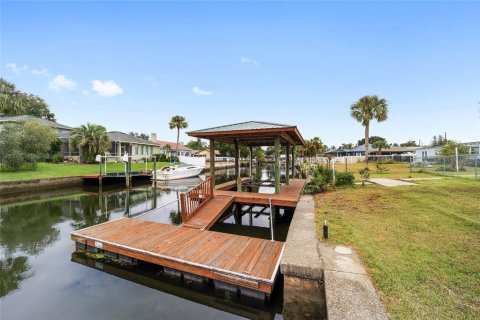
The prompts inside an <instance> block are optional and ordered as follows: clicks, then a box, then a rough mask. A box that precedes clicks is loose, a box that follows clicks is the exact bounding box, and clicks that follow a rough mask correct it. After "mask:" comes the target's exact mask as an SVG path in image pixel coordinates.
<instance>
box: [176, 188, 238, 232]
mask: <svg viewBox="0 0 480 320" xmlns="http://www.w3.org/2000/svg"><path fill="white" fill-rule="evenodd" d="M234 200H235V198H234V197H232V196H221V195H219V196H214V197H213V198H212V200H210V201H209V202H207V203H206V204H205V205H204V206H203V207H202V208H200V209H199V210H198V211H197V212H196V213H195V214H194V215H193V216H192V217H191V218H190V219H188V220H187V221H186V222H184V223H183V226H184V227H189V228H196V229H209V228H210V227H211V226H212V225H213V224H214V223H215V222H216V221H217V220H218V218H220V217H221V216H222V214H223V213H224V212H225V211H226V210H227V209H228V208H229V207H230V205H231V204H232V203H233V202H234Z"/></svg>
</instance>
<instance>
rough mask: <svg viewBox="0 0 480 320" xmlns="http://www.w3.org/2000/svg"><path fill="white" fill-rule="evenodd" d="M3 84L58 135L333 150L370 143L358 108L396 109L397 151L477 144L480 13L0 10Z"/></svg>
mask: <svg viewBox="0 0 480 320" xmlns="http://www.w3.org/2000/svg"><path fill="white" fill-rule="evenodd" d="M0 10H1V13H0V18H1V21H0V27H1V31H0V36H1V38H0V53H1V55H0V72H1V74H0V75H1V77H3V78H4V79H6V80H8V81H10V82H13V83H14V84H16V85H17V88H18V89H20V90H22V91H25V92H29V93H33V94H36V95H39V96H40V97H42V98H43V99H45V100H46V101H47V103H48V104H49V106H50V109H51V111H53V112H54V113H55V115H56V118H57V121H58V122H59V123H62V124H65V125H69V126H73V127H74V126H78V125H81V124H84V123H86V122H90V123H96V124H102V125H104V126H105V127H106V128H107V130H109V131H114V130H118V131H123V132H127V133H128V132H130V131H134V132H145V133H147V134H150V133H152V132H155V133H157V137H158V139H161V140H169V141H175V139H176V132H175V130H170V129H169V127H168V123H169V120H170V118H171V117H172V116H174V115H183V116H185V117H186V119H187V122H188V125H189V126H188V129H186V130H184V131H183V132H182V134H181V139H180V140H181V141H183V142H187V141H189V140H190V137H188V136H187V135H186V134H185V133H184V132H185V131H189V130H197V129H203V128H207V127H213V126H217V125H225V124H231V123H237V122H242V121H249V120H258V121H267V122H275V123H283V124H291V125H296V126H298V128H299V130H300V132H301V133H302V135H303V137H304V138H306V139H309V138H312V137H314V136H318V137H320V138H321V139H322V141H323V142H324V143H325V144H327V145H328V146H332V145H335V146H339V145H340V144H342V143H350V142H351V143H356V142H357V140H359V139H361V138H362V137H363V136H364V129H363V127H362V126H361V124H360V123H358V122H356V121H355V120H354V119H352V118H351V117H350V105H351V104H352V103H354V102H355V101H357V100H358V99H359V98H360V97H362V96H364V95H373V94H375V95H378V96H380V97H381V98H385V99H386V100H387V101H388V104H389V116H388V119H387V121H385V122H382V123H377V122H373V123H372V124H371V129H370V133H371V135H378V136H382V137H385V138H386V139H387V141H388V142H390V143H395V142H396V143H401V142H404V141H407V140H410V139H412V140H416V141H417V142H418V141H421V143H422V144H428V143H430V142H431V140H432V137H433V136H434V135H438V134H444V133H445V132H446V133H447V137H448V138H449V139H454V140H460V141H464V142H467V141H475V140H480V2H478V1H475V2H444V1H442V2H431V1H428V2H360V1H356V2H315V1H309V2H291V1H284V2H273V1H268V2H257V1H255V2H253V1H252V2H245V1H242V2H215V1H208V2H207V1H205V2H204V1H195V2H183V1H180V2H158V1H135V2H129V1H121V2H115V1H101V2H95V1H84V2H76V1H64V2H60V1H49V2H41V1H3V0H2V1H1V3H0Z"/></svg>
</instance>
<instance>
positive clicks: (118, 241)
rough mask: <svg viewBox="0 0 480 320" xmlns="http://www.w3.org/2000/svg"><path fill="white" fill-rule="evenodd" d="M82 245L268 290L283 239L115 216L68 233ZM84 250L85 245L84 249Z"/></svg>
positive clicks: (227, 281)
mask: <svg viewBox="0 0 480 320" xmlns="http://www.w3.org/2000/svg"><path fill="white" fill-rule="evenodd" d="M71 238H72V240H73V241H75V242H77V243H78V244H77V247H79V246H80V247H81V246H82V245H86V246H89V247H93V248H97V249H100V250H105V251H106V252H107V253H115V254H120V255H124V256H127V257H130V258H134V259H138V260H143V261H147V262H151V263H154V264H158V265H162V266H164V267H169V268H172V269H176V270H180V271H183V272H187V273H191V274H194V275H197V276H201V277H204V278H207V279H213V280H216V281H221V282H224V283H228V284H231V285H235V286H239V287H241V288H248V289H252V290H255V291H260V292H263V293H267V294H270V293H271V292H272V290H273V285H274V283H275V278H276V276H277V273H278V267H279V262H280V258H281V255H282V252H283V247H284V243H282V242H278V241H270V240H264V239H257V238H252V237H245V236H239V235H233V234H226V233H220V232H214V231H208V230H200V229H196V228H185V227H177V226H174V225H167V224H161V223H156V222H151V221H143V220H136V219H131V218H121V219H118V220H113V221H110V222H106V223H103V224H100V225H95V226H92V227H89V228H85V229H82V230H78V231H75V232H72V234H71ZM85 249H86V248H85Z"/></svg>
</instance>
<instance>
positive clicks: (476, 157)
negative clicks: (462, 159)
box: [475, 154, 478, 180]
mask: <svg viewBox="0 0 480 320" xmlns="http://www.w3.org/2000/svg"><path fill="white" fill-rule="evenodd" d="M477 179H478V154H477V155H476V156H475V180H477Z"/></svg>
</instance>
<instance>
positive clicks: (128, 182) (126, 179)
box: [125, 155, 132, 188]
mask: <svg viewBox="0 0 480 320" xmlns="http://www.w3.org/2000/svg"><path fill="white" fill-rule="evenodd" d="M127 157H128V160H127V163H126V166H127V172H126V173H125V183H126V185H127V188H130V182H131V181H130V170H131V167H130V165H131V164H132V158H131V157H130V155H127Z"/></svg>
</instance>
